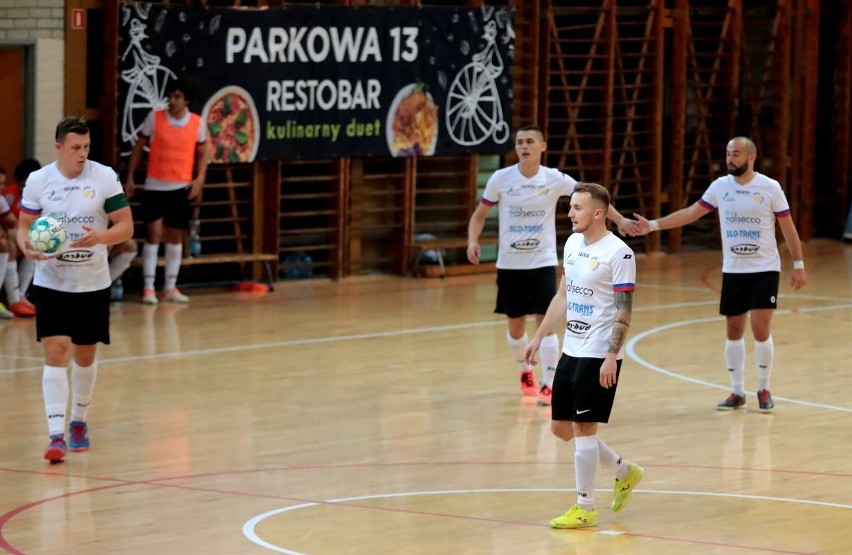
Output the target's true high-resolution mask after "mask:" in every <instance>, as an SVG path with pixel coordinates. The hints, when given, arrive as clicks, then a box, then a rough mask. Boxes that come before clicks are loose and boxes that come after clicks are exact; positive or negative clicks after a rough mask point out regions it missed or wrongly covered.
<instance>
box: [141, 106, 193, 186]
mask: <svg viewBox="0 0 852 555" xmlns="http://www.w3.org/2000/svg"><path fill="white" fill-rule="evenodd" d="M190 115H191V112H190V111H189V110H187V111H186V113H185V114H184V115H183V117H182V118H180V119H177V118H175V117H172V115H171V114H170V113H169V111H168V110H166V120H167V121H168V122H169V125H171V126H172V127H178V128H180V127H183V126H185V125H186V124H187V123H189V117H190ZM139 133H140V134H141V135H145V136H146V137H148V140H149V141H150V142H153V141H154V140H155V139H154V112H153V111H152V112H149V113H148V117H146V118H145V121H144V122H143V123H142V129H140V130H139ZM195 142H197V143H198V144H204V143H205V142H207V126H206V125H205V124H204V122H203V121H202V122H201V125H199V126H198V136H197V137H196V138H195ZM187 185H189V183H175V182H174V181H165V180H163V179H155V178H153V177H147V176H146V177H145V190H146V191H177V190H179V189H184V188H186V186H187Z"/></svg>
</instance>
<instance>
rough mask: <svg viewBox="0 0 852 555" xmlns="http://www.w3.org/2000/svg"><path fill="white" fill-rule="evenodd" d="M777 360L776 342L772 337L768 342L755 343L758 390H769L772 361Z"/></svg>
mask: <svg viewBox="0 0 852 555" xmlns="http://www.w3.org/2000/svg"><path fill="white" fill-rule="evenodd" d="M773 358H775V342H774V341H772V336H771V335H770V336H769V337H768V338H767V339H766V341H755V342H754V361H755V362H756V363H757V390H758V391H761V390H763V389H769V378H770V377H771V376H772V359H773Z"/></svg>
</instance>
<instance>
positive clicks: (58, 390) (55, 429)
mask: <svg viewBox="0 0 852 555" xmlns="http://www.w3.org/2000/svg"><path fill="white" fill-rule="evenodd" d="M41 391H42V394H43V395H44V411H45V415H46V416H47V431H48V433H49V434H50V435H52V436H54V435H57V434H62V435H64V434H65V411H66V410H68V369H67V368H62V367H60V366H47V365H45V367H44V372H43V373H42V375H41Z"/></svg>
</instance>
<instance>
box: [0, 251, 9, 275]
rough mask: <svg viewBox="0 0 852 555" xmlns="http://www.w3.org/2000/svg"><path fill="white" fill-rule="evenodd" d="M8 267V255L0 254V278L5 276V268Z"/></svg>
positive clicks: (6, 253)
mask: <svg viewBox="0 0 852 555" xmlns="http://www.w3.org/2000/svg"><path fill="white" fill-rule="evenodd" d="M8 266H9V253H8V252H0V277H2V276H5V275H6V268H7V267H8Z"/></svg>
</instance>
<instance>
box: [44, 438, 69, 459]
mask: <svg viewBox="0 0 852 555" xmlns="http://www.w3.org/2000/svg"><path fill="white" fill-rule="evenodd" d="M67 450H68V447H67V446H66V445H65V436H63V435H62V434H56V435H53V436H50V444H49V445H48V446H47V449H45V450H44V458H45V459H47V460H49V461H50V464H53V463H61V462H62V461H64V460H65V452H66V451H67Z"/></svg>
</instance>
